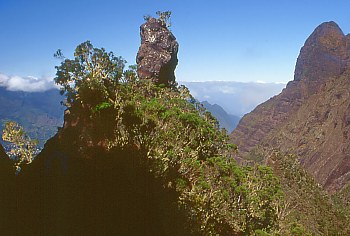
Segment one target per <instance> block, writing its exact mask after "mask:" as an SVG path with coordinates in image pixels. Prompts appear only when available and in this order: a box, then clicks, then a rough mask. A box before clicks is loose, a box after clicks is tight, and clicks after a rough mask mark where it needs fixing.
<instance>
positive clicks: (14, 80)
mask: <svg viewBox="0 0 350 236" xmlns="http://www.w3.org/2000/svg"><path fill="white" fill-rule="evenodd" d="M0 87H5V88H6V89H7V90H9V91H23V92H44V91H46V90H49V89H53V88H58V86H57V85H56V84H55V83H54V81H53V79H52V78H49V77H43V78H37V77H33V76H26V77H21V76H16V75H15V76H9V75H5V74H1V73H0Z"/></svg>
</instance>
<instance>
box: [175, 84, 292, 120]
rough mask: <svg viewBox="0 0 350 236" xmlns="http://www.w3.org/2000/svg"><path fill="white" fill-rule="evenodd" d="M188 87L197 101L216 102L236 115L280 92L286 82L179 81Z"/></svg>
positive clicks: (240, 115)
mask: <svg viewBox="0 0 350 236" xmlns="http://www.w3.org/2000/svg"><path fill="white" fill-rule="evenodd" d="M179 84H184V85H185V86H186V87H188V88H189V90H190V91H191V94H192V95H193V96H194V97H195V98H196V99H198V100H199V101H201V102H203V101H207V102H209V103H210V104H218V105H219V106H221V107H222V108H223V109H224V110H225V111H226V112H227V113H228V114H233V115H235V116H238V117H242V116H243V115H245V114H247V113H248V112H251V111H252V110H253V109H254V108H255V107H256V106H257V105H259V104H260V103H262V102H265V101H266V100H268V99H269V98H271V97H273V96H275V95H276V94H278V93H280V92H281V91H282V89H283V88H285V86H286V84H283V83H260V82H249V83H244V82H234V81H205V82H184V81H182V82H179Z"/></svg>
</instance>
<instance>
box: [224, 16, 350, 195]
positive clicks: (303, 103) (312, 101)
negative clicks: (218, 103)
mask: <svg viewBox="0 0 350 236" xmlns="http://www.w3.org/2000/svg"><path fill="white" fill-rule="evenodd" d="M349 55H350V40H349V37H348V36H345V35H344V34H343V32H342V31H341V29H340V28H339V27H338V26H337V24H336V23H334V22H327V23H323V24H321V25H320V26H318V27H317V28H316V29H315V31H314V32H313V33H312V34H311V35H310V37H309V38H308V39H307V40H306V42H305V45H304V46H303V47H302V49H301V51H300V55H299V57H298V59H297V63H296V68H295V76H294V80H293V81H291V82H289V83H288V84H287V86H286V88H285V89H284V90H283V91H282V92H281V93H280V94H279V95H277V96H275V97H273V98H271V99H269V100H268V101H267V102H265V103H262V104H261V105H259V106H257V107H256V109H254V110H253V111H252V112H251V113H249V114H247V115H245V116H244V117H243V118H242V120H241V121H240V123H239V124H238V126H237V128H236V129H235V130H234V131H233V133H232V134H231V141H232V142H234V143H236V144H237V145H238V147H239V150H240V153H241V155H242V156H244V155H245V154H247V153H248V152H249V151H250V150H252V148H254V147H255V146H256V145H258V144H263V143H264V144H268V143H270V144H271V146H273V147H280V148H282V149H288V150H290V149H293V151H296V152H297V153H298V154H299V156H300V158H301V162H302V163H303V165H304V166H305V167H306V169H307V170H308V171H309V172H310V173H311V174H313V175H314V176H315V177H316V179H317V181H319V182H320V183H321V184H322V185H324V186H325V187H326V188H327V189H329V190H332V189H338V188H340V187H341V186H343V184H344V183H345V182H346V181H347V177H346V173H348V171H349V170H350V168H349V167H348V165H347V164H345V163H348V162H347V161H346V160H348V151H347V148H346V147H345V146H346V145H345V143H346V142H347V141H348V139H347V135H345V136H344V135H343V137H342V138H340V139H337V138H336V136H341V135H342V134H344V133H347V127H348V126H347V121H346V120H347V118H346V117H347V115H346V114H347V113H349V107H348V105H347V102H346V97H347V96H348V95H347V94H348V93H349V91H350V88H349V86H348V85H347V81H348V80H349V79H348V78H349V73H348V72H347V71H346V70H347V68H349ZM344 117H345V118H344ZM331 124H332V125H331ZM335 124H336V125H335ZM321 127H322V129H321ZM325 127H328V128H325ZM332 127H333V128H332ZM324 129H326V130H327V132H326V131H325V132H323V131H320V130H324ZM319 132H321V134H320V135H321V136H319V134H318V133H319ZM316 133H317V134H316ZM286 137H288V138H286ZM317 137H318V138H317ZM291 140H293V141H291ZM297 140H298V141H297ZM325 140H327V141H325ZM331 140H332V141H331ZM300 145H303V146H304V147H306V149H307V150H305V149H303V148H301V149H300V148H299V147H300ZM344 145H345V146H344ZM321 166H322V167H321ZM344 178H345V179H344Z"/></svg>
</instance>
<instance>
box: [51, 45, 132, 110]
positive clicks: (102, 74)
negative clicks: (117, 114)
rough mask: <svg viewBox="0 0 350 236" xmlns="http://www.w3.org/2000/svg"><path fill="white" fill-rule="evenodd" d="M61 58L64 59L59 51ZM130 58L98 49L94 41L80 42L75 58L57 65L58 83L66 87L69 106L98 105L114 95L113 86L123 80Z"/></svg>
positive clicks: (63, 87)
mask: <svg viewBox="0 0 350 236" xmlns="http://www.w3.org/2000/svg"><path fill="white" fill-rule="evenodd" d="M55 56H56V57H57V58H61V59H62V58H64V57H63V55H62V52H61V51H60V50H58V51H57V52H56V54H55ZM125 63H126V61H125V60H124V59H123V58H121V57H116V56H114V54H113V53H112V52H106V50H105V49H104V48H101V49H98V48H94V47H93V45H92V44H91V43H90V41H86V42H84V43H81V44H80V45H78V47H77V48H76V50H75V53H74V59H72V60H70V59H64V61H62V63H61V65H60V66H56V69H57V72H56V77H55V82H56V83H57V84H58V85H61V86H62V89H61V92H62V94H65V95H66V97H67V102H66V105H67V106H70V105H71V104H72V103H73V102H75V101H77V102H80V103H81V105H83V106H89V107H91V106H96V105H97V104H99V103H101V102H103V101H105V100H107V99H108V98H113V97H114V95H113V94H109V93H108V92H112V91H113V88H114V87H115V86H116V85H117V84H118V83H119V82H120V79H121V77H122V72H123V69H124V65H125Z"/></svg>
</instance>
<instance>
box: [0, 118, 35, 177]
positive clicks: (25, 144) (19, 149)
mask: <svg viewBox="0 0 350 236" xmlns="http://www.w3.org/2000/svg"><path fill="white" fill-rule="evenodd" d="M2 139H3V140H4V141H6V142H9V143H11V151H10V155H11V156H12V157H14V161H15V167H16V169H17V170H18V169H19V167H20V165H22V164H29V163H31V162H32V160H33V159H34V157H35V151H36V149H37V144H38V140H32V139H31V138H30V137H29V136H28V135H27V134H26V132H25V131H24V130H23V127H22V126H20V125H19V124H18V123H16V122H14V121H8V122H6V123H5V128H4V130H3V134H2Z"/></svg>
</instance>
